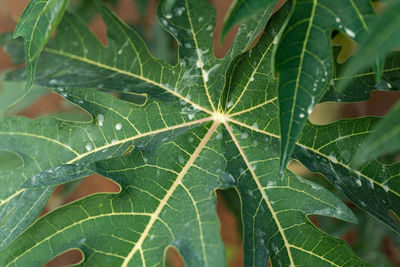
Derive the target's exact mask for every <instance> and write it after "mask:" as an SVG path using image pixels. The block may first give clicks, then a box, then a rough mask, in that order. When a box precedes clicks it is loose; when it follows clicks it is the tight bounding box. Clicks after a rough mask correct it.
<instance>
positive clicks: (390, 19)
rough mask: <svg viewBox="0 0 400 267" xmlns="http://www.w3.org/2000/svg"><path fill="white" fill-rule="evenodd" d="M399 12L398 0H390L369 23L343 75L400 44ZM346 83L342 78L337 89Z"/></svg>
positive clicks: (389, 51) (345, 75)
mask: <svg viewBox="0 0 400 267" xmlns="http://www.w3.org/2000/svg"><path fill="white" fill-rule="evenodd" d="M399 14H400V1H392V2H391V3H390V4H389V5H388V6H387V7H386V8H385V10H384V12H383V13H382V14H380V15H379V16H378V17H377V18H376V20H375V21H374V23H373V24H372V25H371V30H370V32H369V34H368V36H366V37H365V38H364V39H363V40H362V42H361V43H360V49H359V51H358V53H357V55H356V56H355V57H354V58H353V59H352V60H351V62H350V64H349V65H348V67H347V68H346V69H345V70H344V71H343V74H342V76H343V77H345V78H346V77H351V76H352V75H353V74H354V73H356V72H357V71H361V70H363V69H364V68H365V67H367V66H368V65H370V64H372V63H374V62H376V61H377V60H379V59H381V58H382V57H384V56H385V55H386V54H388V53H391V52H392V51H393V50H394V49H395V48H397V47H399V46H400V27H399V23H400V16H399ZM377 75H378V76H379V74H377ZM347 83H348V79H344V80H343V81H342V82H341V83H339V85H338V89H339V90H341V91H342V90H343V87H345V86H346V84H347Z"/></svg>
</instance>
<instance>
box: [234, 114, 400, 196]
mask: <svg viewBox="0 0 400 267" xmlns="http://www.w3.org/2000/svg"><path fill="white" fill-rule="evenodd" d="M227 120H228V121H230V122H232V123H235V124H237V125H240V126H243V127H246V128H248V129H250V130H252V131H255V132H259V133H262V134H266V135H269V136H272V137H274V138H279V139H280V138H281V137H280V136H279V135H276V134H273V133H270V132H267V131H264V130H260V129H257V128H254V127H252V126H249V125H247V124H245V123H242V122H240V121H237V120H234V119H231V118H227ZM296 145H298V146H301V147H302V148H304V149H307V150H310V151H312V152H313V153H315V154H318V155H320V156H321V157H324V158H326V159H327V160H329V161H330V162H332V160H331V159H330V157H329V156H328V155H326V154H324V153H322V152H321V151H319V150H317V149H314V148H312V147H309V146H306V145H304V144H301V143H299V142H296ZM334 164H337V165H340V166H342V167H343V168H345V169H347V170H348V171H350V172H354V173H355V174H356V175H357V176H359V177H363V178H364V179H366V180H368V181H370V182H372V183H374V184H376V185H378V186H380V187H382V188H383V187H384V183H379V182H378V181H376V180H374V179H372V178H370V177H368V176H366V175H365V174H363V173H362V172H360V171H358V170H355V169H352V168H351V167H350V166H348V165H346V164H344V163H342V162H340V161H337V162H335V163H334ZM385 186H387V185H385ZM389 191H390V192H392V193H393V194H395V195H396V196H398V197H400V193H398V192H396V191H394V190H393V189H391V188H389Z"/></svg>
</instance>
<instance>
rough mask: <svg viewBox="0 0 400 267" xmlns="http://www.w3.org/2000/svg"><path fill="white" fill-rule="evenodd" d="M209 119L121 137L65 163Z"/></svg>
mask: <svg viewBox="0 0 400 267" xmlns="http://www.w3.org/2000/svg"><path fill="white" fill-rule="evenodd" d="M211 120H213V117H207V118H203V119H199V120H195V121H191V122H186V123H182V124H178V125H174V126H171V127H167V128H162V129H159V130H155V131H151V132H147V133H142V134H138V135H135V136H131V137H129V138H125V139H121V140H118V141H116V142H113V143H111V144H107V145H104V146H100V147H96V148H95V149H93V150H90V151H88V152H86V153H83V154H78V156H77V157H75V158H74V159H71V160H70V161H68V162H67V163H65V164H71V163H74V162H75V161H78V160H80V159H82V158H84V157H86V156H88V155H90V154H92V153H96V152H99V151H101V150H104V149H106V148H109V147H113V146H116V145H119V144H124V143H126V142H129V141H133V140H135V139H138V138H142V137H145V136H149V135H153V134H158V133H162V132H166V131H170V130H175V129H179V128H183V127H188V126H191V125H195V124H200V123H203V122H208V121H211Z"/></svg>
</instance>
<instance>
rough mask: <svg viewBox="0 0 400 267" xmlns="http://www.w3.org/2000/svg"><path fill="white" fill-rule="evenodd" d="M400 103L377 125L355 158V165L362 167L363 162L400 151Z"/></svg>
mask: <svg viewBox="0 0 400 267" xmlns="http://www.w3.org/2000/svg"><path fill="white" fill-rule="evenodd" d="M399 118H400V103H397V104H396V105H395V106H394V107H393V109H392V110H391V111H390V112H389V113H388V114H387V116H386V117H385V118H383V119H382V121H381V122H379V124H378V125H376V128H375V131H374V132H373V133H372V134H371V135H370V136H369V137H368V139H367V141H366V142H365V144H364V145H363V146H362V147H361V149H360V150H359V151H358V153H357V154H356V155H355V158H354V165H355V166H356V167H360V165H362V163H363V162H365V161H368V160H370V159H373V158H375V157H379V156H382V155H384V154H389V153H394V152H398V151H400V123H399Z"/></svg>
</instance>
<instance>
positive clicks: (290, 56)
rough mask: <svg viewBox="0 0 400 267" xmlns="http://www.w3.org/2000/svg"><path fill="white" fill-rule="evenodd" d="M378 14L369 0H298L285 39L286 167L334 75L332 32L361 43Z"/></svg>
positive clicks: (281, 53) (279, 62)
mask: <svg viewBox="0 0 400 267" xmlns="http://www.w3.org/2000/svg"><path fill="white" fill-rule="evenodd" d="M373 16H374V11H373V9H372V6H371V3H370V1H369V0H362V1H357V4H355V2H354V1H353V0H346V1H339V2H336V1H330V0H301V1H295V7H294V11H293V14H292V16H291V18H290V20H289V22H288V25H287V27H286V29H285V32H284V33H283V36H282V38H281V40H280V41H279V48H278V51H277V55H276V67H277V71H278V72H279V105H280V110H281V115H280V125H281V126H280V127H281V132H282V144H281V170H283V169H284V168H286V165H287V163H288V162H289V160H290V155H291V154H292V152H293V149H294V147H295V142H296V141H297V139H298V137H299V135H300V132H301V131H302V129H303V127H304V124H305V123H306V121H307V117H308V115H309V114H310V113H311V112H312V110H313V107H314V106H315V105H316V104H317V103H318V102H319V101H320V100H321V98H322V97H323V96H324V94H325V93H326V91H327V89H328V88H329V85H330V82H331V80H332V78H333V58H332V52H331V49H330V47H331V34H332V31H333V30H339V31H342V32H343V33H345V34H346V35H347V36H349V37H351V38H352V39H354V40H356V41H360V40H361V38H362V36H363V35H365V34H366V33H367V32H368V30H369V28H368V24H369V21H370V20H371V18H372V17H373Z"/></svg>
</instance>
